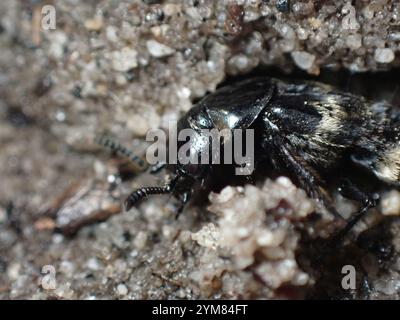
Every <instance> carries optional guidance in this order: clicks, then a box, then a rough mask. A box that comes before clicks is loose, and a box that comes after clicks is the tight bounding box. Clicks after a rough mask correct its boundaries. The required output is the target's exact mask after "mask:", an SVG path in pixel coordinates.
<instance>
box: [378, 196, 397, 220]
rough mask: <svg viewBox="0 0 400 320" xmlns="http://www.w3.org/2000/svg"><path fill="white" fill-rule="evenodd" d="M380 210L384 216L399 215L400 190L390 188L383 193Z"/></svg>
mask: <svg viewBox="0 0 400 320" xmlns="http://www.w3.org/2000/svg"><path fill="white" fill-rule="evenodd" d="M381 210H382V214H383V215H385V216H396V215H400V192H399V191H397V190H392V191H389V192H387V193H385V194H384V195H383V196H382V200H381Z"/></svg>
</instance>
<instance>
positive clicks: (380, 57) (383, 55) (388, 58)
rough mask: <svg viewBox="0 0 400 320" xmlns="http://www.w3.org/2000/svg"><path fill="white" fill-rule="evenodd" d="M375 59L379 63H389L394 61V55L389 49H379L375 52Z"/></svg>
mask: <svg viewBox="0 0 400 320" xmlns="http://www.w3.org/2000/svg"><path fill="white" fill-rule="evenodd" d="M374 59H375V61H376V62H379V63H389V62H392V61H393V60H394V53H393V50H392V49H389V48H377V49H376V50H375V54H374Z"/></svg>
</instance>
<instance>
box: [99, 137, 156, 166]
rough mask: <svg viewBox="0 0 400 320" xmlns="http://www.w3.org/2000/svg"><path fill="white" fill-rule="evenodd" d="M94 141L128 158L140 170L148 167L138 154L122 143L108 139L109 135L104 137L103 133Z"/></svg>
mask: <svg viewBox="0 0 400 320" xmlns="http://www.w3.org/2000/svg"><path fill="white" fill-rule="evenodd" d="M94 141H95V142H96V143H97V144H99V145H101V146H103V147H105V148H107V149H109V150H111V151H113V152H115V153H116V154H118V155H120V156H123V157H125V158H128V159H129V160H130V161H132V162H133V163H134V164H135V165H136V166H138V167H139V169H141V170H142V171H144V170H146V169H147V167H148V164H147V163H146V162H145V161H144V160H143V159H141V158H140V157H139V156H137V155H135V154H134V153H133V152H132V151H131V150H129V149H128V148H125V147H124V146H123V145H121V144H119V143H117V142H115V141H113V140H112V139H110V138H109V137H106V136H104V135H102V136H99V137H95V139H94Z"/></svg>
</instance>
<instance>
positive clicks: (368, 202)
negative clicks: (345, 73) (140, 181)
mask: <svg viewBox="0 0 400 320" xmlns="http://www.w3.org/2000/svg"><path fill="white" fill-rule="evenodd" d="M185 128H190V129H193V130H194V132H196V133H197V135H199V136H200V135H201V129H214V128H216V129H218V130H222V129H229V130H234V129H253V130H254V132H255V142H254V143H255V145H254V148H255V151H256V152H255V155H254V158H255V159H253V160H254V164H255V169H256V170H258V169H259V168H260V167H263V166H265V165H270V164H272V166H274V167H276V168H280V169H283V170H286V171H287V172H288V174H289V175H290V176H292V178H294V179H295V180H297V181H298V183H299V185H300V186H301V187H302V188H304V189H305V190H306V192H307V193H308V195H309V196H310V197H312V198H315V199H317V200H320V201H321V202H322V203H323V204H324V205H325V207H326V208H327V209H328V210H329V211H330V212H331V213H332V214H334V215H335V216H336V217H338V218H340V219H342V218H341V216H340V215H339V214H338V213H337V212H336V209H335V207H334V205H333V201H332V197H331V195H330V192H328V191H327V190H328V186H327V180H328V177H329V176H334V177H335V178H337V179H336V180H338V181H340V188H339V191H340V192H342V193H343V194H344V195H345V196H346V197H348V198H351V199H354V200H357V201H360V202H362V203H363V206H362V208H361V209H360V210H359V211H358V212H357V213H356V214H354V215H353V217H352V219H351V220H350V222H349V224H348V228H351V226H352V225H354V223H355V222H356V221H357V220H358V219H359V218H360V217H361V216H362V215H363V214H364V213H365V212H366V211H367V210H368V209H369V208H370V207H372V206H374V205H375V201H376V198H374V194H375V193H372V192H370V190H369V191H368V192H367V191H365V190H363V185H362V184H360V182H359V181H358V179H357V178H356V179H353V178H352V177H354V176H357V175H359V176H364V175H369V176H371V177H373V178H374V179H375V180H376V182H381V183H383V184H389V185H393V186H399V184H400V142H399V141H400V131H399V130H400V129H399V128H400V112H399V111H398V110H397V109H394V107H392V106H390V105H388V104H385V103H372V102H368V101H366V100H365V99H364V98H363V97H360V96H357V95H353V94H350V93H347V92H343V91H341V90H338V89H336V88H334V87H332V86H329V85H325V84H321V83H317V82H310V81H291V82H285V81H282V80H278V79H274V78H267V77H263V78H253V79H248V80H244V81H241V82H238V83H235V84H233V85H228V86H225V87H222V88H220V89H218V90H216V91H215V92H214V93H211V94H209V95H208V96H206V97H205V98H203V99H202V100H201V101H200V102H198V103H196V104H195V105H194V106H193V108H192V109H191V110H189V112H187V113H186V114H185V115H184V116H183V117H182V118H181V119H180V120H179V122H178V131H179V130H182V129H185ZM199 141H201V139H194V140H193V142H192V145H191V146H190V147H191V148H194V149H196V150H197V151H198V152H199V153H200V154H201V153H202V152H204V151H205V150H206V149H205V148H209V146H208V145H205V144H203V143H200V142H199ZM161 167H163V166H162V165H161V166H158V167H157V168H161ZM213 168H214V166H213V165H212V164H209V165H204V164H181V163H180V162H179V161H178V163H177V164H176V165H173V166H170V170H171V171H172V173H173V177H172V179H171V181H170V182H169V183H168V184H167V185H165V186H162V187H143V188H140V189H138V190H136V191H134V192H132V193H131V194H130V196H129V197H128V198H127V199H126V201H125V207H126V209H127V210H129V209H130V208H131V207H132V206H134V205H135V204H136V203H137V202H138V201H139V200H140V199H142V198H144V197H147V196H149V195H151V194H165V193H172V194H173V195H175V196H176V197H177V198H178V199H180V200H181V203H182V206H181V208H183V205H184V204H185V203H186V202H187V201H188V199H189V197H190V195H191V194H193V192H194V191H193V190H195V188H196V187H199V185H200V188H201V185H203V183H204V180H205V179H207V177H209V176H210V174H211V175H212V172H213Z"/></svg>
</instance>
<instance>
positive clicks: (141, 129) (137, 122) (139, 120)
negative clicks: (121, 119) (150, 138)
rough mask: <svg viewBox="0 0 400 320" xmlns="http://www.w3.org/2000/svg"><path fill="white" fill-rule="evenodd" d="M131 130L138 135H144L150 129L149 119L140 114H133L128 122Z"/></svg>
mask: <svg viewBox="0 0 400 320" xmlns="http://www.w3.org/2000/svg"><path fill="white" fill-rule="evenodd" d="M126 125H127V127H128V128H129V130H131V131H132V133H133V134H135V135H136V136H138V137H143V136H145V135H146V134H147V132H148V131H149V130H150V126H149V124H148V121H147V120H146V119H144V118H143V117H142V116H140V115H138V114H133V115H132V116H130V117H129V118H128V121H127V123H126Z"/></svg>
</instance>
